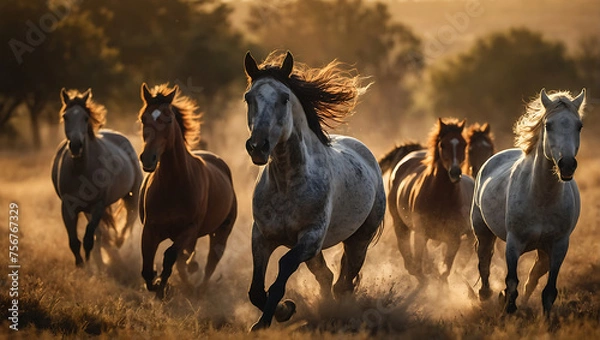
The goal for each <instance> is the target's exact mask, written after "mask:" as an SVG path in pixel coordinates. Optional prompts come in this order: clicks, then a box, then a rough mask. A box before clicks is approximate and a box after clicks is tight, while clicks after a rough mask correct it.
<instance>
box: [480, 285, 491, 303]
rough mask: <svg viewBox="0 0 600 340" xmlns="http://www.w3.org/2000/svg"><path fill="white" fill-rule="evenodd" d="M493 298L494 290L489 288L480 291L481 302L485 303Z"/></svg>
mask: <svg viewBox="0 0 600 340" xmlns="http://www.w3.org/2000/svg"><path fill="white" fill-rule="evenodd" d="M491 296H492V290H491V289H489V288H481V289H479V300H481V301H485V300H487V299H489V298H490V297H491Z"/></svg>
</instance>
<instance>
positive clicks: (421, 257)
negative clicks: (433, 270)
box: [413, 233, 431, 284]
mask: <svg viewBox="0 0 600 340" xmlns="http://www.w3.org/2000/svg"><path fill="white" fill-rule="evenodd" d="M414 249H415V261H414V263H415V273H414V274H413V275H415V277H416V278H417V280H419V284H424V283H425V271H424V270H423V269H424V268H425V267H429V268H430V267H431V258H429V253H428V252H427V238H426V237H425V235H423V234H421V233H415V235H414Z"/></svg>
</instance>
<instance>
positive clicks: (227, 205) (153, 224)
mask: <svg viewBox="0 0 600 340" xmlns="http://www.w3.org/2000/svg"><path fill="white" fill-rule="evenodd" d="M141 97H142V100H143V102H144V105H143V107H142V109H141V110H140V115H139V119H140V120H141V122H142V126H143V139H144V150H143V152H142V153H141V155H140V159H141V161H142V165H143V169H144V171H146V172H148V173H149V175H148V176H146V178H145V179H144V183H143V184H142V189H141V191H140V209H139V213H140V219H141V220H142V223H143V224H144V229H143V232H142V257H143V269H142V276H143V278H144V280H145V282H146V287H147V288H148V290H150V291H155V292H156V296H157V297H158V298H161V299H162V298H163V297H164V293H165V287H166V285H167V280H168V279H169V276H171V272H172V269H173V265H174V264H175V263H177V271H178V272H179V275H180V277H181V279H182V281H183V284H184V286H186V287H187V288H190V287H191V284H190V283H189V279H188V275H187V273H188V271H189V272H195V271H196V270H198V263H197V262H196V261H194V253H195V248H196V241H197V239H198V238H199V237H202V236H205V235H209V237H210V249H209V251H208V259H207V263H206V268H205V271H204V279H203V282H202V285H201V290H204V289H206V287H207V284H208V280H209V279H210V277H211V275H212V274H213V272H214V270H215V268H216V266H217V263H218V262H219V260H220V259H221V257H222V256H223V251H224V250H225V245H226V243H227V239H228V237H229V234H230V233H231V229H232V228H233V224H234V222H235V219H236V216H237V200H236V196H235V192H234V190H233V182H232V178H231V171H230V170H229V167H228V166H227V164H226V163H225V162H224V161H223V160H222V159H221V158H219V157H218V156H217V155H215V154H213V153H210V152H207V151H194V152H192V151H191V150H190V149H191V146H192V145H193V144H194V142H196V141H197V139H198V137H199V132H200V122H199V121H198V120H197V119H196V117H194V115H195V111H196V110H197V106H196V104H195V103H194V102H193V101H191V100H190V99H189V98H187V97H185V96H183V95H182V94H181V93H180V92H179V88H178V87H177V86H175V87H174V88H173V89H169V88H168V87H167V86H166V85H159V86H156V87H154V88H153V89H152V90H150V89H148V86H146V84H145V83H144V84H143V85H142V88H141ZM166 239H170V240H171V241H173V244H172V245H171V246H170V247H169V248H168V249H167V250H166V251H165V253H164V257H163V268H162V273H161V275H160V279H155V276H156V272H155V271H154V256H155V254H156V250H157V248H158V245H159V244H160V243H161V242H162V241H164V240H166Z"/></svg>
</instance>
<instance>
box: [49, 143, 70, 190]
mask: <svg viewBox="0 0 600 340" xmlns="http://www.w3.org/2000/svg"><path fill="white" fill-rule="evenodd" d="M67 142H68V141H67V140H66V139H65V140H63V141H62V142H60V144H59V145H58V148H57V149H56V153H55V154H54V159H53V160H52V174H51V176H52V184H53V185H54V190H55V191H56V194H57V195H58V196H59V197H60V196H61V193H60V187H59V185H60V176H61V168H62V164H63V162H64V160H65V157H67V156H68V155H67Z"/></svg>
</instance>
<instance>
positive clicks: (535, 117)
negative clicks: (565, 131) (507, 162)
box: [513, 91, 585, 154]
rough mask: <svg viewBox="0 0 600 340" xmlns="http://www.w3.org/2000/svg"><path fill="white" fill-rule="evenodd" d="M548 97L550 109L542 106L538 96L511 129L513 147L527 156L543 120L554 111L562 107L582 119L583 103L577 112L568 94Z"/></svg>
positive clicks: (563, 93)
mask: <svg viewBox="0 0 600 340" xmlns="http://www.w3.org/2000/svg"><path fill="white" fill-rule="evenodd" d="M548 97H549V98H550V99H551V100H552V101H553V102H554V103H553V104H552V106H551V107H549V108H548V109H545V108H544V105H542V100H541V97H540V95H538V96H537V97H536V98H535V99H534V100H532V101H531V102H529V103H528V104H527V109H526V111H525V114H523V115H522V116H521V117H520V118H519V120H517V122H516V123H515V126H514V128H513V131H514V133H515V135H516V137H515V146H516V147H518V148H521V150H523V152H525V154H529V153H531V152H532V151H533V150H534V149H535V147H536V145H537V143H538V140H539V138H540V129H541V128H542V127H543V126H544V124H543V123H544V118H545V117H547V116H548V115H550V114H551V113H553V112H554V111H557V110H558V109H561V108H563V107H564V108H566V109H568V110H569V111H571V112H572V113H573V114H575V115H577V116H579V118H582V117H583V110H584V108H585V101H584V103H583V104H582V105H581V107H580V108H579V110H577V107H575V105H573V103H572V100H573V99H574V97H573V96H572V95H571V93H570V92H568V91H558V92H555V93H552V94H549V95H548ZM557 99H558V100H557Z"/></svg>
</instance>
